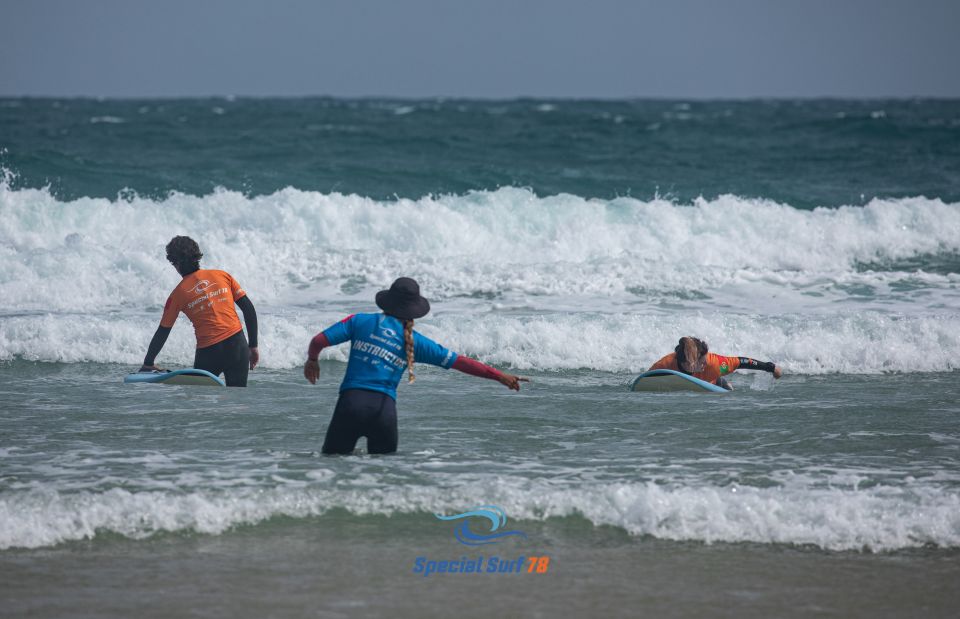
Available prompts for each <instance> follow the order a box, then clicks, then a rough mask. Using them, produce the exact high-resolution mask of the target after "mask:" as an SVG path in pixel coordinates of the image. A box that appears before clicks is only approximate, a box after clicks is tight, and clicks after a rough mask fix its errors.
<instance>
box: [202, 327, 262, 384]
mask: <svg viewBox="0 0 960 619" xmlns="http://www.w3.org/2000/svg"><path fill="white" fill-rule="evenodd" d="M193 367H195V368H198V369H201V370H206V371H208V372H210V373H211V374H216V375H217V376H219V375H220V374H223V376H224V379H225V380H226V383H227V387H246V386H247V374H248V373H249V372H250V347H249V346H247V338H246V337H245V336H244V335H243V331H237V332H236V333H235V334H233V335H231V336H230V337H228V338H227V339H225V340H223V341H222V342H217V343H216V344H214V345H213V346H207V347H206V348H198V349H197V354H196V356H195V357H194V358H193Z"/></svg>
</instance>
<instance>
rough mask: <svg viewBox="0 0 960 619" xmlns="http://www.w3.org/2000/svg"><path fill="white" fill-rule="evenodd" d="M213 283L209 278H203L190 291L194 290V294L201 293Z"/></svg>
mask: <svg viewBox="0 0 960 619" xmlns="http://www.w3.org/2000/svg"><path fill="white" fill-rule="evenodd" d="M212 285H213V284H211V283H210V280H209V279H201V280H200V281H199V282H197V285H196V286H194V287H193V289H192V290H191V291H190V292H192V293H193V294H200V293H202V292H203V291H205V290H206V289H207V288H209V287H210V286H212Z"/></svg>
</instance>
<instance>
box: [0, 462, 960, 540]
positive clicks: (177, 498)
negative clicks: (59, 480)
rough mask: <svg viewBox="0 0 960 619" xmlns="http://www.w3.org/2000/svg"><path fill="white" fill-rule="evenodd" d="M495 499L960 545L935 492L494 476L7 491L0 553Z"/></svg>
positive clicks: (531, 512)
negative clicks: (374, 485) (440, 482)
mask: <svg viewBox="0 0 960 619" xmlns="http://www.w3.org/2000/svg"><path fill="white" fill-rule="evenodd" d="M491 503H493V504H496V505H499V506H501V507H503V508H504V509H505V510H506V512H507V513H508V514H510V517H511V520H512V522H513V523H514V525H515V526H522V521H524V520H528V521H529V520H545V519H547V518H554V517H564V516H580V517H583V518H586V519H587V520H589V521H590V522H592V523H593V524H594V525H608V526H615V527H619V528H621V529H624V530H625V531H627V532H628V533H630V534H631V535H650V536H653V537H657V538H662V539H670V540H689V541H702V542H708V543H710V542H757V543H778V544H798V545H813V546H817V547H820V548H824V549H829V550H863V549H868V550H873V551H887V550H896V549H902V548H910V547H918V546H923V545H926V544H934V545H937V546H940V547H945V548H953V547H957V546H960V496H958V495H957V494H956V493H955V492H953V493H950V492H943V491H939V490H937V489H935V488H932V487H926V488H915V489H905V488H892V487H873V488H870V489H866V490H842V489H832V488H827V489H810V488H800V489H798V488H795V489H790V488H784V487H777V488H750V487H743V486H728V487H709V486H707V487H704V486H700V487H690V486H683V487H667V486H661V485H657V484H653V483H639V482H638V483H608V484H594V485H591V486H589V487H581V488H576V487H574V488H571V487H567V488H563V487H557V486H555V485H550V484H548V483H545V482H542V481H534V480H522V479H505V478H501V477H497V478H495V479H494V478H490V479H488V480H487V481H486V482H484V483H478V484H466V485H464V484H460V485H457V486H455V487H451V488H444V487H439V486H411V485H401V486H392V487H385V488H379V489H377V491H376V492H373V491H371V490H370V489H369V488H365V487H357V486H354V487H352V488H343V487H339V486H338V487H336V488H331V487H325V486H323V485H322V484H315V485H310V486H307V487H290V486H286V485H280V486H276V487H272V488H269V489H254V488H232V489H225V490H208V491H195V492H190V493H181V492H164V491H152V492H146V491H141V492H131V491H128V490H125V489H120V488H115V489H112V490H109V491H107V492H103V493H92V492H79V493H69V494H61V493H57V492H53V491H29V492H7V493H4V495H3V496H2V497H0V549H7V548H38V547H43V546H51V545H55V544H59V543H63V542H67V541H72V540H81V539H90V538H94V537H96V536H97V535H99V534H101V533H105V532H110V533H116V534H120V535H124V536H127V537H130V538H135V539H140V538H146V537H150V536H152V535H154V534H156V533H158V532H165V531H166V532H175V531H196V532H198V533H204V534H220V533H223V532H225V531H227V530H229V529H230V528H231V527H235V526H237V525H242V524H256V523H259V522H262V521H264V520H266V519H269V518H271V517H274V516H288V517H294V518H305V517H311V516H319V515H322V514H324V513H326V512H328V511H329V510H331V509H335V508H341V509H346V510H348V511H350V512H352V513H354V514H357V515H390V514H397V513H422V514H424V515H425V517H428V516H429V515H430V514H433V513H443V512H454V511H458V510H462V509H464V508H465V507H470V506H474V505H485V504H491ZM427 519H428V520H429V521H430V522H432V519H429V518H427ZM518 521H521V522H519V523H518ZM425 526H430V525H425Z"/></svg>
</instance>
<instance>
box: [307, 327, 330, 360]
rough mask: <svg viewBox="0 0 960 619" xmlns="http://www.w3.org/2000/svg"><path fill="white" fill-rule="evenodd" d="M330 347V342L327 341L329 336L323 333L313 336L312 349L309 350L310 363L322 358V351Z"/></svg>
mask: <svg viewBox="0 0 960 619" xmlns="http://www.w3.org/2000/svg"><path fill="white" fill-rule="evenodd" d="M329 345H330V341H329V340H328V339H327V336H326V335H325V334H324V333H323V331H321V332H320V333H318V334H316V335H314V336H313V339H312V340H310V348H309V350H307V359H309V360H310V361H316V360H317V357H318V356H320V351H321V350H323V349H324V348H326V347H327V346H329Z"/></svg>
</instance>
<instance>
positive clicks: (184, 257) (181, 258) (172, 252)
mask: <svg viewBox="0 0 960 619" xmlns="http://www.w3.org/2000/svg"><path fill="white" fill-rule="evenodd" d="M200 258H203V253H202V252H201V251H200V246H199V245H197V242H196V241H194V240H193V239H191V238H190V237H189V236H175V237H173V238H172V239H170V242H169V243H167V260H169V261H170V264H172V265H173V266H175V267H177V270H178V271H180V272H181V273H192V272H193V271H196V270H197V269H199V268H200Z"/></svg>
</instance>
